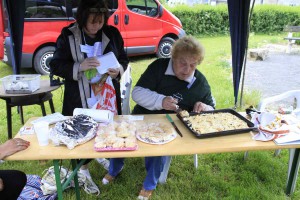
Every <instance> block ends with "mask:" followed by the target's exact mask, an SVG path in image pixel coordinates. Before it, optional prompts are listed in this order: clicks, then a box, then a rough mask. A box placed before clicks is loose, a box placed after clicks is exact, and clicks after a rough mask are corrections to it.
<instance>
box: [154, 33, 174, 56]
mask: <svg viewBox="0 0 300 200" xmlns="http://www.w3.org/2000/svg"><path fill="white" fill-rule="evenodd" d="M174 42H175V40H174V39H173V38H170V37H164V38H163V39H162V40H161V41H160V43H159V45H158V49H157V52H156V56H157V57H159V58H169V57H171V49H172V46H173V44H174Z"/></svg>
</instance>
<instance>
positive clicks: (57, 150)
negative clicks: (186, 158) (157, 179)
mask: <svg viewBox="0 0 300 200" xmlns="http://www.w3.org/2000/svg"><path fill="white" fill-rule="evenodd" d="M125 117H126V116H125V115H124V116H116V117H115V119H116V120H117V119H122V118H125ZM171 117H172V118H173V120H174V122H175V124H176V125H177V126H178V128H179V130H180V131H181V132H182V134H183V137H180V136H179V135H177V137H176V139H175V140H173V141H171V142H170V143H167V144H163V145H152V144H146V143H143V142H140V141H138V150H135V151H116V152H96V151H95V150H94V149H93V145H94V139H92V140H90V141H89V142H87V143H85V144H82V145H79V146H76V147H75V148H74V149H72V150H69V149H68V148H67V147H66V146H53V144H52V142H49V145H48V146H45V147H41V146H39V145H38V142H37V138H36V135H35V134H33V135H20V134H19V133H18V134H17V135H16V137H20V138H23V139H25V140H28V141H30V147H29V148H28V149H26V150H24V151H22V152H18V153H16V154H14V155H11V156H9V157H7V158H6V159H5V160H53V159H79V158H82V159H83V158H100V157H103V158H118V157H145V156H163V155H188V154H208V153H223V152H241V151H256V150H272V149H287V148H300V145H285V146H278V145H276V144H275V143H274V142H273V141H269V142H261V141H255V140H253V139H252V134H253V133H252V132H247V133H242V134H236V135H228V136H221V137H214V138H207V139H198V138H196V137H195V136H194V135H193V134H192V133H191V132H190V131H189V130H188V129H187V128H186V127H185V126H184V124H183V123H182V122H181V121H179V119H178V118H177V117H176V115H175V114H171ZM33 119H34V118H31V119H30V120H29V121H28V122H27V123H26V124H25V126H29V125H31V124H30V121H31V120H33ZM144 121H146V122H162V121H167V119H166V116H165V115H163V114H159V115H145V116H144Z"/></svg>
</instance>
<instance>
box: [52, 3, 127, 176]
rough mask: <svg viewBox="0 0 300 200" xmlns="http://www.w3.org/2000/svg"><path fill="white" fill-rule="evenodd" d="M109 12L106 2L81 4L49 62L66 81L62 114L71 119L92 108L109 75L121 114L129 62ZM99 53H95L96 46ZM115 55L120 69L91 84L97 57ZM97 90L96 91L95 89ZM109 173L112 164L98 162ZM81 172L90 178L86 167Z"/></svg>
mask: <svg viewBox="0 0 300 200" xmlns="http://www.w3.org/2000/svg"><path fill="white" fill-rule="evenodd" d="M108 17H109V12H108V8H107V5H106V3H105V1H103V0H84V1H81V2H80V4H79V6H78V9H77V16H76V20H77V22H75V23H73V24H71V25H69V26H68V27H65V28H63V30H62V32H61V34H60V36H59V37H58V39H57V42H56V51H55V52H54V55H53V58H52V60H51V62H50V72H51V74H53V75H57V76H60V77H62V78H64V79H65V92H64V100H63V109H62V114H63V115H66V116H72V115H73V111H74V109H75V108H92V107H93V104H94V103H95V96H97V95H99V88H101V83H100V82H102V81H105V79H106V78H107V75H109V76H110V77H111V78H112V82H113V85H114V88H115V91H116V103H117V112H118V114H122V113H121V94H120V83H119V80H120V78H121V76H122V74H123V73H124V71H125V70H126V69H127V66H128V62H129V61H128V58H127V54H126V52H125V51H124V41H123V38H122V36H121V34H120V32H119V31H118V29H117V28H115V27H113V26H109V25H107V21H108ZM96 42H97V43H98V44H100V45H99V49H100V50H98V51H97V50H96V51H95V52H93V50H94V49H93V47H94V45H95V43H96ZM108 52H113V53H114V55H115V56H116V58H117V60H118V62H119V64H120V66H119V68H110V69H108V72H107V73H106V74H105V75H102V78H101V80H99V79H98V80H97V81H96V82H91V81H90V79H89V78H90V77H88V73H87V72H88V71H91V70H94V71H96V67H99V66H100V68H101V64H102V65H103V63H100V62H99V61H98V60H97V58H96V56H99V55H103V54H106V53H108ZM95 88H96V89H95ZM97 161H98V162H99V163H100V164H102V165H103V166H104V168H106V169H108V166H109V161H108V160H106V159H97ZM81 172H82V173H84V174H86V175H87V176H88V177H89V176H90V174H89V172H88V170H87V166H83V167H82V169H81Z"/></svg>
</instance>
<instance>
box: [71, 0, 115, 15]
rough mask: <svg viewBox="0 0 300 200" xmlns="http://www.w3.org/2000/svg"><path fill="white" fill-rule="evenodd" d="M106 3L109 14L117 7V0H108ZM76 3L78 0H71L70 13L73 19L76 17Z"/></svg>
mask: <svg viewBox="0 0 300 200" xmlns="http://www.w3.org/2000/svg"><path fill="white" fill-rule="evenodd" d="M107 3H108V4H107V6H108V9H109V14H110V15H112V14H113V13H114V12H115V11H116V10H117V9H118V0H108V1H107ZM78 4H79V1H78V0H72V13H73V17H74V19H76V13H77V7H78Z"/></svg>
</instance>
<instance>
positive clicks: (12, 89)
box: [0, 74, 41, 94]
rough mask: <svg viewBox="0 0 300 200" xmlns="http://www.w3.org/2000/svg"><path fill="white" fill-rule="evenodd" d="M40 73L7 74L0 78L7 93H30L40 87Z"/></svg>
mask: <svg viewBox="0 0 300 200" xmlns="http://www.w3.org/2000/svg"><path fill="white" fill-rule="evenodd" d="M40 77H41V75H40V74H22V75H9V76H5V77H3V78H2V79H0V80H1V82H2V86H3V90H4V91H5V93H7V94H30V93H33V92H35V91H36V90H38V89H40Z"/></svg>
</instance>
